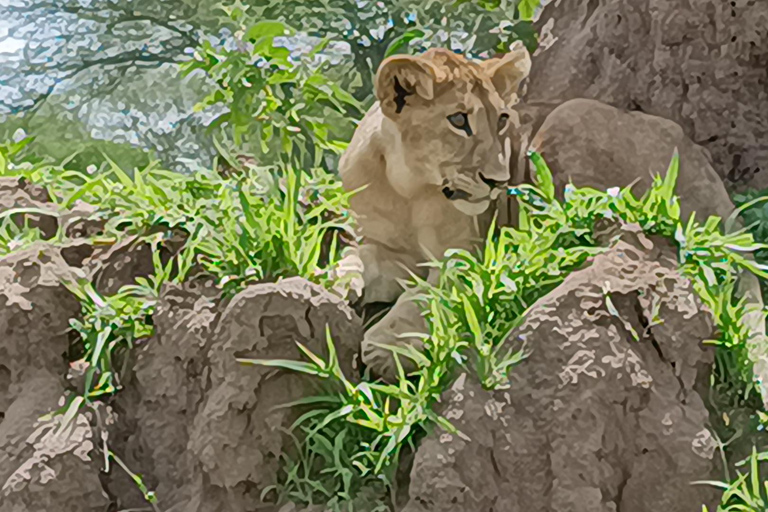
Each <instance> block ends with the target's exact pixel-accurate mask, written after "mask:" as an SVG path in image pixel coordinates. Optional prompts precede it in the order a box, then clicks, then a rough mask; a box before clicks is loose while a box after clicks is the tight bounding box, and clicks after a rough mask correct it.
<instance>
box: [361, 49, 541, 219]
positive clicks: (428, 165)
mask: <svg viewBox="0 0 768 512" xmlns="http://www.w3.org/2000/svg"><path fill="white" fill-rule="evenodd" d="M530 66H531V59H530V55H529V54H528V51H527V50H526V49H525V47H524V46H523V45H522V44H519V43H518V44H515V45H513V47H512V49H511V51H510V52H509V53H507V54H505V55H504V56H502V57H501V58H497V59H489V60H486V61H483V62H474V61H470V60H467V59H465V58H464V57H462V56H460V55H457V54H455V53H453V52H450V51H448V50H444V49H432V50H429V51H427V52H426V53H424V54H422V55H419V56H405V55H398V56H394V57H390V58H388V59H386V60H385V61H384V62H383V63H382V64H381V66H380V67H379V70H378V73H377V75H376V96H377V97H378V100H379V104H380V106H381V111H382V113H383V114H384V116H386V118H388V119H389V120H391V123H387V124H388V125H389V129H390V130H392V131H395V132H397V133H395V134H394V135H395V138H394V140H396V144H397V145H398V146H399V147H398V148H396V149H395V148H389V149H390V150H393V151H392V153H394V154H397V155H398V162H397V164H396V165H389V166H388V169H389V171H388V172H389V173H390V175H389V176H388V178H389V180H390V182H393V183H392V184H393V185H394V186H395V187H396V188H400V189H403V190H405V189H410V190H414V189H415V188H416V187H423V186H430V187H431V186H434V187H437V188H438V189H439V190H440V191H442V193H443V195H445V197H446V200H448V201H451V202H452V204H453V205H454V206H455V207H456V208H457V209H459V210H460V211H461V212H463V213H466V214H467V215H478V214H480V213H482V212H484V211H485V210H486V209H487V208H488V206H489V205H490V201H491V200H492V199H495V198H496V197H497V196H498V194H499V192H500V191H501V190H502V188H503V187H505V186H506V184H507V182H508V181H509V178H510V170H509V163H510V153H511V140H510V137H509V133H508V132H509V131H510V130H514V128H515V126H516V125H517V124H518V120H517V116H516V115H515V113H514V112H512V111H511V110H510V109H509V107H510V106H512V105H513V104H514V103H515V102H516V101H517V90H518V86H519V85H520V82H521V81H522V80H523V79H524V78H525V77H526V76H527V75H528V72H529V70H530Z"/></svg>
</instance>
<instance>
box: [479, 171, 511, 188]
mask: <svg viewBox="0 0 768 512" xmlns="http://www.w3.org/2000/svg"><path fill="white" fill-rule="evenodd" d="M480 180H481V181H482V182H483V183H485V184H486V185H488V186H489V187H491V188H499V187H501V186H503V185H504V183H506V182H504V181H499V180H491V179H488V178H486V177H485V176H483V173H480Z"/></svg>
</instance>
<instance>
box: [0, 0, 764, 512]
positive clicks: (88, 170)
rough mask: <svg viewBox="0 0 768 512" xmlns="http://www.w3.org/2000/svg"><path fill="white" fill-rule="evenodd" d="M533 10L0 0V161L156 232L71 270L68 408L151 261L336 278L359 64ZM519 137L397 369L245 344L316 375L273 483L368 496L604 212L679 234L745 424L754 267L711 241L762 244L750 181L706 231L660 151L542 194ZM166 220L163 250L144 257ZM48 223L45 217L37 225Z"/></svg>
mask: <svg viewBox="0 0 768 512" xmlns="http://www.w3.org/2000/svg"><path fill="white" fill-rule="evenodd" d="M539 9H540V5H539V2H538V0H522V1H521V2H519V3H518V2H516V1H513V0H509V1H507V0H495V1H493V0H490V1H481V0H477V1H470V0H459V1H448V0H427V1H412V0H389V1H386V2H374V1H370V0H318V1H317V2H307V1H306V0H288V1H284V0H283V1H266V0H264V1H256V0H250V1H246V2H243V1H240V0H238V1H236V2H234V3H226V4H218V3H213V2H209V1H206V0H166V1H163V2H157V1H154V0H134V1H131V2H127V1H125V2H123V1H120V0H116V1H115V0H103V1H102V0H91V1H75V0H12V1H11V3H10V4H9V5H5V4H4V5H3V6H0V19H2V20H4V22H3V24H2V25H0V51H2V50H7V51H11V53H9V54H7V55H6V57H7V58H5V59H1V60H0V84H1V85H0V120H1V121H2V124H1V125H0V140H3V141H5V143H4V144H3V145H2V146H1V147H0V175H10V176H22V177H24V178H25V179H26V180H29V181H31V182H33V183H37V184H40V185H43V186H45V187H46V188H47V189H48V192H49V194H50V196H51V198H52V201H53V203H54V206H55V208H54V213H48V214H54V215H55V214H56V212H61V211H64V210H66V209H68V208H71V207H73V206H76V205H78V204H88V205H91V206H92V207H93V213H92V214H91V217H92V219H95V220H98V221H99V222H100V223H101V225H102V226H103V228H102V229H101V230H100V232H99V233H98V234H95V235H93V236H92V237H91V240H90V241H91V243H94V244H114V243H116V241H119V240H125V239H129V238H131V239H140V240H145V241H147V242H148V243H150V244H152V246H153V247H154V248H155V258H154V263H155V272H154V275H153V276H151V277H150V278H148V279H138V280H137V281H136V283H134V284H132V285H129V286H126V287H123V288H122V289H121V290H120V291H119V292H118V293H116V294H114V295H109V296H102V295H100V294H99V293H98V292H97V291H96V290H95V289H94V286H93V284H92V283H88V282H79V283H69V286H70V289H71V290H72V292H73V293H74V294H76V295H77V297H78V298H79V299H80V301H81V303H82V316H81V317H80V318H77V319H73V320H72V328H73V331H74V332H76V333H77V335H78V341H77V342H76V343H75V344H74V346H73V347H72V350H71V357H72V359H73V360H78V361H83V362H85V363H86V367H87V371H86V383H85V388H84V390H83V394H82V396H79V397H74V398H73V400H72V402H71V403H70V404H69V405H68V406H67V407H69V408H70V410H72V409H71V408H75V407H80V406H82V405H83V404H87V403H88V402H89V401H92V400H99V399H101V398H102V397H103V396H104V395H111V394H114V393H116V392H119V390H120V388H121V382H120V373H121V372H120V362H121V361H122V360H123V358H122V355H121V354H123V353H124V352H125V351H127V350H130V349H131V348H132V347H133V346H134V344H135V343H137V342H138V341H140V340H143V339H146V338H148V337H149V336H150V335H151V333H152V325H151V314H152V312H153V309H154V305H155V303H156V301H157V298H158V295H159V293H160V290H161V287H162V285H163V284H164V283H166V282H179V281H183V280H185V279H188V278H190V276H193V275H197V274H200V273H204V274H206V275H210V276H213V277H215V278H216V280H217V282H218V284H219V286H220V287H221V289H222V292H223V293H224V294H229V295H231V294H232V293H234V292H236V291H237V290H239V289H241V287H242V286H244V285H245V284H247V283H249V282H254V281H259V280H276V279H278V278H280V277H284V276H289V275H299V276H303V277H306V278H307V279H310V280H312V281H315V282H317V283H320V284H322V285H324V286H326V287H328V288H329V289H333V290H335V291H337V292H338V291H339V290H341V292H342V293H343V290H344V283H343V282H339V278H338V276H336V275H335V274H334V272H333V271H332V269H333V266H334V264H335V263H336V262H337V261H338V259H339V257H340V255H341V252H342V250H343V248H344V247H345V245H346V244H347V243H348V242H349V241H350V240H352V239H353V234H352V229H353V226H352V224H351V220H350V218H349V216H348V215H347V212H346V204H347V199H348V195H347V194H345V193H344V192H343V191H342V190H341V188H340V185H339V183H338V181H337V179H336V177H335V169H336V165H337V162H338V157H339V155H340V154H341V152H342V151H343V150H344V148H345V145H346V143H347V141H348V140H349V138H350V136H351V134H352V132H353V130H354V128H355V124H356V121H357V120H359V119H360V118H361V116H362V115H363V113H364V112H365V111H366V109H367V108H368V107H369V106H370V105H371V103H372V101H373V100H372V77H373V73H374V71H375V70H376V68H377V67H378V65H379V63H380V62H381V61H382V60H383V59H384V58H385V57H386V56H388V55H392V54H394V53H398V52H409V53H415V52H420V51H423V50H424V49H426V48H428V47H430V46H436V45H437V46H447V47H450V48H452V49H454V50H457V51H462V52H466V53H469V54H470V55H473V56H479V57H487V56H490V55H492V54H494V53H495V52H502V51H504V50H505V49H506V48H507V47H508V46H509V44H510V43H511V42H513V41H515V40H518V39H519V40H523V41H524V42H525V44H526V45H527V46H528V47H529V48H530V49H534V48H535V45H536V34H535V33H534V32H533V29H532V25H531V20H532V18H533V17H534V16H535V15H536V14H537V12H538V10H539ZM533 158H534V162H535V164H536V167H537V169H538V178H539V179H538V183H537V184H536V186H526V187H520V188H519V189H517V190H516V191H515V193H517V194H518V195H519V198H520V200H521V203H522V204H523V209H522V211H523V214H522V215H523V216H522V217H521V220H522V223H521V226H520V228H519V229H518V230H512V229H507V228H505V229H502V230H492V232H491V233H489V243H488V246H487V248H486V250H485V252H483V253H482V254H470V253H463V252H457V253H454V254H452V255H449V257H447V258H446V259H445V260H443V261H441V262H435V265H438V266H439V267H440V269H441V275H442V278H441V282H440V283H439V285H438V286H437V287H428V286H426V284H425V283H419V285H420V286H421V287H422V289H423V294H422V296H421V300H422V304H423V306H424V307H425V308H428V309H429V311H430V313H431V319H432V320H431V322H430V335H429V336H428V337H426V338H425V344H426V350H425V352H424V353H423V354H419V353H413V352H408V353H401V354H399V356H400V357H411V358H413V359H414V360H415V362H416V363H417V367H418V368H419V369H418V371H417V372H416V373H415V374H413V375H410V376H406V375H403V374H402V373H401V377H400V381H399V383H398V385H394V386H392V385H383V384H381V383H379V382H372V381H364V382H362V383H360V384H353V383H352V382H351V381H350V380H349V379H348V378H347V377H348V376H344V375H342V374H341V373H340V371H339V367H338V364H337V363H336V362H335V361H334V359H333V357H331V358H330V359H329V360H327V361H324V360H321V359H319V358H317V357H316V356H315V355H314V354H311V353H309V352H308V351H305V355H306V358H307V359H306V360H307V362H306V363H300V362H285V361H243V362H244V363H255V364H269V365H278V366H280V365H282V366H284V367H289V368H290V369H292V370H295V371H303V372H307V373H310V374H313V375H316V376H318V377H319V378H322V379H323V380H324V381H325V383H326V384H327V389H328V393H327V394H326V395H325V396H323V397H315V398H314V399H313V400H315V401H316V406H315V407H314V408H313V410H312V412H311V413H309V414H307V415H305V416H304V417H302V418H301V421H299V422H297V424H296V425H295V432H296V434H297V443H298V446H299V454H300V456H299V457H298V459H296V458H287V459H286V460H285V461H284V462H285V463H284V472H283V475H281V479H280V485H279V486H278V488H277V489H275V491H276V494H277V495H278V496H279V497H280V499H283V500H292V501H296V502H299V503H310V504H311V503H327V504H328V505H329V506H330V507H332V508H333V507H341V506H342V504H346V505H348V504H349V503H350V502H351V501H353V500H354V498H355V496H356V495H357V494H358V493H360V492H363V490H365V489H377V490H379V491H380V492H382V493H383V494H386V491H387V489H390V488H391V487H393V486H394V482H395V476H394V474H395V472H396V470H397V464H398V461H399V459H400V457H401V456H402V454H403V450H406V451H407V450H408V446H410V445H413V444H415V443H418V440H419V438H420V436H422V435H423V434H424V433H425V432H427V431H428V430H429V429H430V428H434V426H436V425H439V426H441V427H442V428H446V429H449V430H451V429H452V427H451V426H450V424H449V423H448V422H447V421H446V420H445V419H444V418H441V417H439V416H438V415H436V414H435V413H434V412H433V411H432V406H433V405H434V404H435V401H436V400H437V398H438V397H439V395H440V394H441V392H442V390H443V389H445V386H446V385H448V384H449V383H450V381H451V378H452V376H453V375H454V372H455V369H456V367H457V366H459V365H465V366H468V367H470V368H471V369H472V371H474V372H476V373H477V375H478V376H479V377H480V379H481V381H482V382H483V384H484V386H486V387H487V388H489V389H493V388H498V387H503V386H505V385H507V375H508V372H509V371H514V366H515V365H516V364H520V363H521V362H522V361H524V358H525V354H526V352H525V347H508V346H505V344H504V343H503V340H504V338H505V334H506V333H507V332H509V330H510V329H511V328H513V327H514V326H515V325H516V323H517V322H519V320H520V318H521V316H522V315H523V314H524V312H525V310H526V308H527V307H528V306H530V305H531V304H532V303H533V302H534V301H535V300H536V299H537V298H539V297H541V296H542V295H543V294H545V293H546V292H547V291H549V290H551V289H552V288H553V287H554V286H556V285H557V284H558V283H559V282H561V280H562V279H563V278H564V277H565V275H567V273H568V272H569V271H570V270H572V269H573V268H576V267H577V266H578V265H580V264H582V263H583V262H584V261H585V260H586V258H587V257H588V256H589V255H592V254H595V253H597V252H600V251H602V250H603V249H602V248H601V247H598V245H597V244H596V243H595V241H594V240H593V238H592V228H593V226H594V223H595V221H597V220H598V219H604V218H607V217H609V218H620V219H623V220H625V221H629V222H637V223H639V224H640V225H641V226H642V227H643V228H644V229H645V230H646V231H648V232H652V233H657V234H662V235H665V236H669V237H671V238H674V239H675V240H676V242H677V243H678V245H679V247H680V258H681V260H680V263H681V268H682V269H683V271H684V272H685V273H686V274H687V275H688V276H690V277H691V279H693V281H694V283H695V284H696V289H697V291H698V292H699V294H700V296H701V297H702V299H703V300H704V301H705V302H706V303H707V304H708V305H709V306H710V308H711V309H712V310H713V312H714V313H715V316H716V319H717V322H718V325H719V326H720V328H721V329H720V331H721V333H720V338H719V339H717V340H714V342H715V343H717V344H718V346H719V347H720V349H719V351H718V366H717V369H716V371H715V373H714V374H713V381H712V388H713V390H714V392H715V393H714V394H715V395H716V397H717V403H718V407H722V409H723V411H725V410H730V409H729V408H732V407H740V408H742V409H744V408H746V409H747V410H749V411H751V412H750V413H749V414H747V417H746V419H745V420H744V422H745V425H746V426H745V427H743V428H748V429H751V430H752V431H756V430H757V429H759V428H762V423H761V420H762V419H763V418H765V416H764V415H763V414H762V411H760V410H759V408H760V406H759V400H758V397H757V396H756V393H755V391H754V388H753V385H752V379H751V373H750V364H749V360H748V357H747V355H746V341H747V336H748V333H746V331H745V328H744V326H743V325H742V323H741V317H742V316H743V313H744V311H745V309H744V308H745V307H746V306H745V304H743V303H739V302H737V301H735V300H734V298H733V294H732V290H733V279H734V276H735V272H736V271H737V270H738V269H739V268H748V269H749V270H751V271H754V272H756V273H758V274H763V272H764V270H763V268H762V267H761V266H760V265H755V264H752V263H750V262H749V261H748V260H746V259H744V258H743V257H741V256H740V255H739V253H738V252H734V251H733V250H731V249H732V248H733V247H742V248H751V249H758V252H757V257H758V263H760V262H762V261H764V260H765V257H766V256H768V251H766V249H765V248H764V247H763V246H760V245H755V244H754V243H753V236H754V238H755V239H756V240H757V241H762V240H767V239H768V232H766V231H765V230H766V228H765V226H766V225H768V224H766V223H765V222H764V220H763V216H764V215H765V214H766V213H765V210H764V208H765V207H764V203H762V202H761V201H754V199H755V198H757V197H759V196H761V195H762V193H761V192H759V191H755V192H752V193H749V194H746V195H744V196H739V197H737V198H735V199H736V200H737V202H739V203H741V204H747V206H748V208H746V209H745V212H744V213H743V215H744V218H745V220H746V221H747V223H748V224H750V230H751V231H750V232H749V233H738V234H736V235H733V236H730V237H725V236H723V235H721V234H720V227H719V224H718V221H717V220H716V219H715V220H706V219H701V220H702V221H706V222H703V223H702V224H697V223H692V224H690V225H685V226H684V225H681V224H680V221H679V211H678V209H677V203H676V199H675V197H674V193H673V191H674V182H675V179H676V169H677V161H676V160H675V161H673V162H672V165H671V167H670V169H669V170H668V172H667V174H666V175H665V176H666V178H665V179H661V178H659V179H658V180H657V182H656V185H655V187H654V189H653V190H652V191H650V192H649V193H648V194H647V195H646V196H644V197H643V198H635V197H633V196H632V194H631V193H630V192H629V191H619V192H618V193H610V194H609V193H608V192H606V191H594V190H573V191H571V193H570V194H569V196H568V197H567V199H566V201H564V202H563V203H559V202H557V201H556V200H555V199H554V197H553V194H552V184H551V181H550V179H549V175H548V170H547V169H546V164H545V163H544V162H543V161H541V160H540V159H539V158H538V157H537V156H536V155H533ZM25 213H30V212H23V211H5V212H2V213H0V257H2V256H4V255H7V254H9V253H10V252H12V251H16V250H19V249H21V248H24V247H26V246H28V244H30V243H32V242H34V241H36V240H39V239H40V238H43V233H42V232H41V231H40V230H39V229H36V228H34V227H32V226H31V225H30V224H29V223H28V222H25V219H28V216H25ZM178 235H180V236H181V237H182V239H183V248H182V250H181V251H179V252H178V253H176V254H175V255H174V256H173V257H172V258H168V257H164V256H163V254H164V253H163V251H162V249H163V247H166V246H167V245H168V244H169V243H170V240H171V239H172V238H173V237H175V236H178ZM66 240H67V234H66V233H65V232H64V230H63V229H60V230H59V232H58V233H56V235H55V236H54V238H53V239H52V240H51V242H52V243H64V242H66ZM713 277H714V281H713ZM718 282H720V283H725V284H724V285H718V284H717V283H718ZM329 347H332V340H331V339H330V338H329ZM64 410H66V408H65V409H64ZM719 426H720V427H721V432H720V434H722V435H723V436H726V435H735V432H734V428H733V427H732V424H731V422H730V421H725V423H724V424H723V425H719ZM724 453H727V449H726V450H725V452H724ZM767 456H768V454H764V453H761V452H758V451H755V452H754V454H753V456H752V458H751V459H750V461H749V464H750V465H748V466H745V471H744V472H743V474H742V475H741V476H737V477H735V478H734V479H730V478H726V480H727V481H728V482H730V483H725V484H717V485H722V486H723V487H724V488H725V489H726V492H725V494H724V497H723V505H722V508H723V509H724V510H764V509H765V507H766V503H768V500H766V488H765V484H764V483H763V480H762V479H760V478H759V475H758V473H759V469H760V468H759V465H758V462H759V461H761V460H764V459H765V457H767ZM710 484H711V483H710ZM144 491H145V492H146V494H147V496H148V499H150V500H152V499H153V497H152V495H151V494H150V493H149V491H146V489H144ZM760 500H763V501H760ZM382 507H384V503H383V502H382ZM739 507H742V508H739ZM744 507H746V508H744Z"/></svg>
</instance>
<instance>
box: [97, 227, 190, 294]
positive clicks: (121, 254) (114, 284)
mask: <svg viewBox="0 0 768 512" xmlns="http://www.w3.org/2000/svg"><path fill="white" fill-rule="evenodd" d="M159 234H160V233H155V235H159ZM150 235H151V233H147V235H146V236H145V237H139V236H130V237H127V238H125V239H122V240H119V241H117V243H115V244H114V245H111V246H105V247H98V248H97V249H96V250H95V251H94V252H93V253H92V254H91V255H90V256H89V257H88V258H87V259H86V260H85V261H84V262H83V266H84V267H85V268H86V269H87V272H88V274H89V275H90V277H91V280H92V281H93V286H94V288H95V289H96V291H97V292H99V293H100V294H102V295H114V294H116V293H117V292H118V291H120V288H122V287H123V286H125V285H129V284H134V283H135V281H136V278H137V277H144V278H146V277H149V276H150V275H152V274H154V273H155V265H154V261H153V257H152V245H151V243H150V242H149V240H148V239H147V238H146V237H148V236H150ZM186 236H187V235H186V233H183V232H181V231H178V232H173V233H172V234H171V236H170V237H163V239H162V241H161V243H159V244H158V248H159V249H158V250H159V251H160V261H161V262H162V264H163V265H166V264H167V263H168V261H169V260H170V259H171V258H172V257H174V256H175V255H176V254H177V253H178V252H179V251H180V250H181V249H182V248H183V246H184V243H185V242H186ZM171 277H173V276H171Z"/></svg>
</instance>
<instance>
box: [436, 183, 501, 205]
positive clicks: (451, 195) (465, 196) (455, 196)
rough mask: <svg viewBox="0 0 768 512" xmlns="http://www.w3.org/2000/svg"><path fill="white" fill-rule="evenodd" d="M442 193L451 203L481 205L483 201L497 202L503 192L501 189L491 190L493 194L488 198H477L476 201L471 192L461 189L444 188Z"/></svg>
mask: <svg viewBox="0 0 768 512" xmlns="http://www.w3.org/2000/svg"><path fill="white" fill-rule="evenodd" d="M442 192H443V195H444V196H445V197H446V199H448V200H450V201H459V200H463V201H466V202H468V203H472V204H479V203H482V202H483V201H487V200H489V199H491V200H495V199H496V198H497V197H498V196H499V194H500V193H501V190H500V189H491V193H490V194H489V195H488V196H484V197H477V198H474V199H472V196H470V195H469V192H466V191H464V190H461V189H452V188H450V187H443V190H442Z"/></svg>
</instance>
